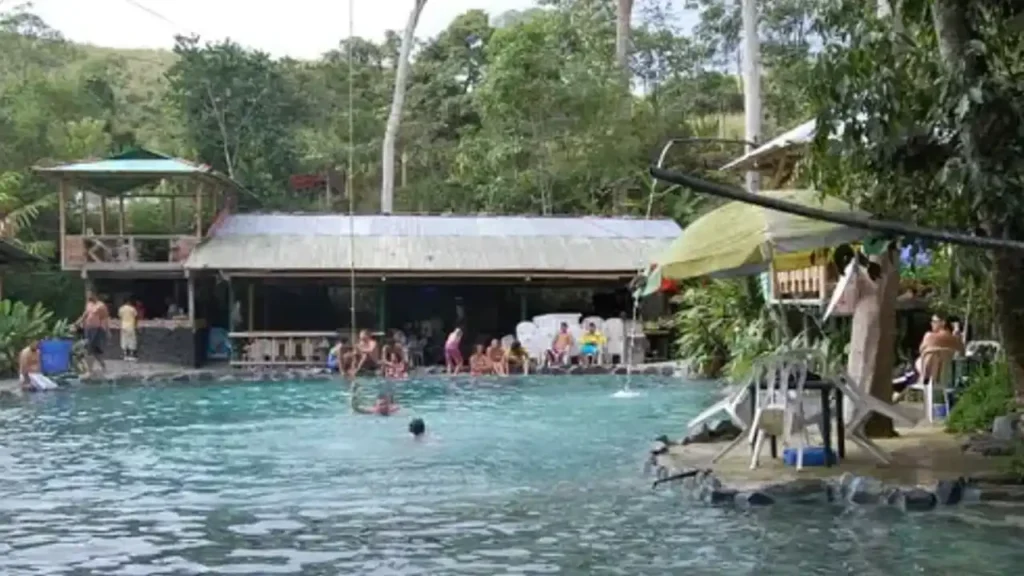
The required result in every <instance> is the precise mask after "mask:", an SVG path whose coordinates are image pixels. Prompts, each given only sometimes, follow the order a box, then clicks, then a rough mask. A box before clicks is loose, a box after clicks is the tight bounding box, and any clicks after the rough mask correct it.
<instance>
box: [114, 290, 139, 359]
mask: <svg viewBox="0 0 1024 576" xmlns="http://www.w3.org/2000/svg"><path fill="white" fill-rule="evenodd" d="M117 318H118V320H120V321H121V352H123V353H124V359H125V361H126V362H135V361H136V360H138V358H139V356H138V352H139V336H138V331H137V327H138V319H139V311H138V310H136V309H135V306H133V305H132V301H131V299H130V298H129V299H128V300H125V301H124V304H122V305H121V307H120V308H118V310H117Z"/></svg>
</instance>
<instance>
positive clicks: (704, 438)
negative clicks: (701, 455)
mask: <svg viewBox="0 0 1024 576" xmlns="http://www.w3.org/2000/svg"><path fill="white" fill-rule="evenodd" d="M713 440H714V436H713V435H712V433H711V430H710V429H708V426H707V424H704V425H702V426H701V427H700V430H698V431H697V432H692V433H690V434H688V435H687V436H686V438H683V442H682V443H683V445H686V444H707V443H708V442H711V441H713Z"/></svg>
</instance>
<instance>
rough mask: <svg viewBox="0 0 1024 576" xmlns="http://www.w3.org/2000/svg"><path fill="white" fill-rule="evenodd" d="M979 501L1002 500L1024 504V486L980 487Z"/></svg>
mask: <svg viewBox="0 0 1024 576" xmlns="http://www.w3.org/2000/svg"><path fill="white" fill-rule="evenodd" d="M978 491H979V492H980V494H979V495H978V501H979V502H989V503H991V502H1002V503H1007V504H1024V486H1017V487H1014V486H1001V487H998V488H988V487H983V488H978Z"/></svg>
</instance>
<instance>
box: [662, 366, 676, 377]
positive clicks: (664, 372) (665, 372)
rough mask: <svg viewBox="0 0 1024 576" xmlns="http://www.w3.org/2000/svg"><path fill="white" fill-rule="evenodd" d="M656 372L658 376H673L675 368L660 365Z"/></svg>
mask: <svg viewBox="0 0 1024 576" xmlns="http://www.w3.org/2000/svg"><path fill="white" fill-rule="evenodd" d="M658 374H659V375H660V376H675V374H676V369H675V368H674V367H672V366H662V367H661V370H659V372H658Z"/></svg>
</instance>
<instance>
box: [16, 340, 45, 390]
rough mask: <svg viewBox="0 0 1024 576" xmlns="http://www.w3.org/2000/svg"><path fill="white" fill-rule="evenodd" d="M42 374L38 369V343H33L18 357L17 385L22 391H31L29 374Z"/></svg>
mask: <svg viewBox="0 0 1024 576" xmlns="http://www.w3.org/2000/svg"><path fill="white" fill-rule="evenodd" d="M39 372H42V370H41V369H40V367H39V342H36V341H33V342H32V343H31V344H29V345H28V346H26V347H25V348H24V349H23V350H22V351H21V354H19V355H18V383H19V384H21V389H22V390H31V389H32V378H31V377H30V376H29V375H30V374H37V373H39Z"/></svg>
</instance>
